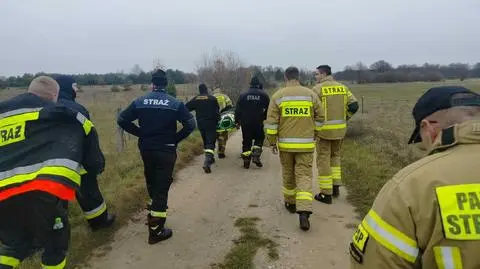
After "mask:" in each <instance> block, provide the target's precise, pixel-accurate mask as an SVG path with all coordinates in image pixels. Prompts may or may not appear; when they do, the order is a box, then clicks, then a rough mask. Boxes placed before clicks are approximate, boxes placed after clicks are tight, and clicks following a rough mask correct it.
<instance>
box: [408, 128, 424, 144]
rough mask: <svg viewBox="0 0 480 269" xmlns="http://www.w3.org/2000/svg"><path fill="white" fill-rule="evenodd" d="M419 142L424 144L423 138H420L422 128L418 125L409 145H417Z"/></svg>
mask: <svg viewBox="0 0 480 269" xmlns="http://www.w3.org/2000/svg"><path fill="white" fill-rule="evenodd" d="M419 142H422V137H421V136H420V126H419V125H416V126H415V130H413V133H412V135H411V136H410V139H409V140H408V144H415V143H419Z"/></svg>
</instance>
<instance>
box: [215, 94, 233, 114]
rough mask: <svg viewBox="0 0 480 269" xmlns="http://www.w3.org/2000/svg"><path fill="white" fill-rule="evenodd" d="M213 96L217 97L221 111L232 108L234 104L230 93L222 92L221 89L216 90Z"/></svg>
mask: <svg viewBox="0 0 480 269" xmlns="http://www.w3.org/2000/svg"><path fill="white" fill-rule="evenodd" d="M213 96H215V98H217V102H218V106H219V107H220V113H221V112H223V111H225V110H228V109H230V108H231V107H232V106H233V103H232V100H231V99H230V97H228V95H226V94H224V93H221V92H220V90H219V89H216V90H215V91H214V94H213Z"/></svg>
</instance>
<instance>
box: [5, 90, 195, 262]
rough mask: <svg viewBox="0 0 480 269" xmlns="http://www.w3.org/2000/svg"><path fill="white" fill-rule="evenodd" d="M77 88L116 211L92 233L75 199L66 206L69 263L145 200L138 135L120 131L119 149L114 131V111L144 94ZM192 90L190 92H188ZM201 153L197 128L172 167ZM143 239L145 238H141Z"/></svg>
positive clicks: (105, 189)
mask: <svg viewBox="0 0 480 269" xmlns="http://www.w3.org/2000/svg"><path fill="white" fill-rule="evenodd" d="M82 90H83V92H81V93H79V94H78V97H77V102H79V103H81V104H83V105H84V106H85V107H86V108H87V109H88V110H89V111H90V116H91V118H92V121H93V123H94V124H95V126H96V128H97V129H98V133H99V137H100V146H101V148H102V151H103V153H104V154H105V158H106V167H105V171H104V172H103V174H102V175H101V176H100V177H99V178H98V181H99V185H100V190H101V191H102V193H103V195H104V198H105V200H106V202H107V206H108V208H109V210H111V211H112V212H113V213H115V214H117V223H116V224H115V226H114V227H112V228H111V229H106V230H101V231H97V232H94V233H92V232H91V231H90V230H89V228H88V226H87V222H86V220H85V219H84V217H83V213H82V211H81V210H80V207H79V206H78V204H77V203H76V202H74V203H73V204H72V205H71V207H70V221H71V225H72V227H73V229H72V237H71V246H70V252H69V257H68V260H69V264H70V267H73V265H75V264H77V263H79V262H81V261H83V260H84V258H85V257H86V256H87V255H88V254H89V253H90V250H92V249H94V248H96V247H99V246H100V245H102V244H103V243H106V242H108V241H109V240H110V239H111V238H112V236H113V235H114V233H113V231H114V230H116V229H117V228H119V227H120V226H121V225H123V224H126V223H127V222H128V221H129V219H130V217H131V216H132V214H133V213H135V212H138V210H139V209H140V208H142V206H144V205H145V203H146V201H147V194H146V189H145V180H144V177H143V164H142V161H141V158H140V154H139V152H138V149H137V139H136V138H135V137H132V136H130V135H127V134H126V135H125V138H124V139H125V144H124V145H125V146H124V150H123V151H122V152H119V151H118V144H119V143H118V141H119V140H118V139H117V137H118V131H117V123H116V113H117V110H118V109H121V108H125V107H126V106H127V105H128V104H129V103H130V102H131V101H132V100H133V99H134V98H135V97H137V96H140V95H142V94H144V92H142V91H141V90H140V87H139V86H135V87H134V89H133V90H132V91H127V92H125V91H121V92H116V93H113V92H111V91H110V87H83V88H82ZM24 91H25V89H9V90H2V91H0V101H1V100H5V99H7V98H10V97H13V96H16V95H18V94H20V93H22V92H24ZM177 93H178V94H179V95H180V94H181V95H182V96H179V98H180V99H182V100H185V97H186V96H191V95H192V94H193V89H192V87H191V85H178V86H177ZM190 93H192V94H190ZM201 153H203V146H202V143H201V138H200V135H199V133H198V131H195V132H194V133H193V134H192V135H190V137H188V138H187V139H186V140H185V141H184V142H182V143H181V144H180V145H179V156H178V159H177V164H176V167H175V169H176V170H178V169H180V168H182V167H184V166H185V165H186V164H187V163H188V162H189V161H190V160H191V159H192V158H193V157H194V156H196V155H198V154H201ZM145 240H146V239H145ZM38 266H39V261H38V257H35V258H34V259H31V260H27V261H25V262H24V263H23V264H22V266H21V268H23V269H30V268H38Z"/></svg>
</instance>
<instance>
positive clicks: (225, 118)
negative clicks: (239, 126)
mask: <svg viewBox="0 0 480 269" xmlns="http://www.w3.org/2000/svg"><path fill="white" fill-rule="evenodd" d="M234 128H235V114H234V113H233V112H232V111H225V112H223V113H222V114H220V121H219V122H218V125H217V131H230V130H232V129H234Z"/></svg>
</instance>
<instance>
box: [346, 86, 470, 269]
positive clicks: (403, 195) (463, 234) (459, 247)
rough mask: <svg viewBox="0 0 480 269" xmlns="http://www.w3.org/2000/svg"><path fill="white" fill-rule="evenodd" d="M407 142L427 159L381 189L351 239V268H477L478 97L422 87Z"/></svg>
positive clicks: (456, 90)
mask: <svg viewBox="0 0 480 269" xmlns="http://www.w3.org/2000/svg"><path fill="white" fill-rule="evenodd" d="M412 114H413V118H414V120H415V124H416V127H415V130H414V132H413V134H412V136H411V137H410V140H409V141H408V143H409V144H412V143H413V144H416V143H418V144H420V145H422V147H423V149H424V150H426V152H427V156H425V157H424V158H422V159H420V160H418V161H416V162H414V163H413V164H411V165H408V166H407V167H405V168H403V169H402V170H400V171H399V172H398V173H397V174H395V175H394V176H393V178H392V179H391V180H389V181H387V183H386V184H385V185H384V186H383V188H382V189H381V190H380V192H379V193H378V195H377V197H376V198H375V201H374V203H373V206H372V208H371V209H370V211H369V212H368V214H367V215H366V216H365V218H364V219H363V221H362V222H361V224H360V225H359V226H358V228H357V230H356V231H355V232H354V234H353V236H352V241H351V243H350V254H351V268H391V269H397V268H398V269H400V268H402V269H407V268H412V269H413V268H456V269H458V268H463V269H474V268H480V258H479V257H478V250H479V249H480V228H479V227H480V218H479V216H480V180H479V178H480V170H478V160H479V159H480V95H478V94H477V93H474V92H472V91H470V90H468V89H466V88H463V87H455V86H443V87H435V88H431V89H429V90H428V91H427V92H425V93H424V94H423V95H422V96H421V97H420V98H419V100H418V101H417V103H416V104H415V106H414V108H413V113H412Z"/></svg>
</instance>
